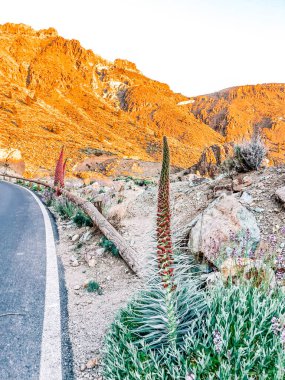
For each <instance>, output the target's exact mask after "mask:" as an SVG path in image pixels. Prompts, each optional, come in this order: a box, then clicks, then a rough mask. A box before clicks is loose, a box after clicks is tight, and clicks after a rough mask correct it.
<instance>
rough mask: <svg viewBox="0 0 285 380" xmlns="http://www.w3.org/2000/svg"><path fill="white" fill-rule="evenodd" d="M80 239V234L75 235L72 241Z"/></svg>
mask: <svg viewBox="0 0 285 380" xmlns="http://www.w3.org/2000/svg"><path fill="white" fill-rule="evenodd" d="M78 239H79V235H78V234H76V235H73V236H72V238H71V240H72V241H77V240H78Z"/></svg>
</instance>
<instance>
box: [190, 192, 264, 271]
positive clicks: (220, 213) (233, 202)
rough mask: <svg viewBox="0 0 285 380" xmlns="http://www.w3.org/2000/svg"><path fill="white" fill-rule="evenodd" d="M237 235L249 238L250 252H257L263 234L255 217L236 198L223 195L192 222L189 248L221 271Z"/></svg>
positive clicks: (248, 247) (248, 248)
mask: <svg viewBox="0 0 285 380" xmlns="http://www.w3.org/2000/svg"><path fill="white" fill-rule="evenodd" d="M237 234H247V236H248V241H247V250H248V251H250V250H252V251H255V249H256V247H257V245H258V243H259V241H260V231H259V228H258V225H257V222H256V219H255V217H254V215H253V214H252V213H251V212H250V211H249V210H248V209H247V208H246V207H244V206H243V205H242V204H241V203H240V202H239V201H238V200H237V199H236V197H235V196H234V195H225V194H222V195H221V196H220V197H219V198H217V199H216V200H215V201H213V202H212V203H211V204H210V205H209V206H208V207H207V208H206V209H205V210H204V211H203V212H202V213H201V214H199V215H198V216H197V217H196V218H195V220H194V221H193V223H192V228H191V231H190V236H189V242H188V247H189V248H190V250H191V251H192V252H193V253H194V254H202V255H203V256H204V257H205V258H206V259H207V260H208V261H210V262H211V263H213V264H214V265H216V266H217V267H218V268H219V267H220V265H221V263H222V262H223V261H224V260H225V259H226V257H227V255H228V254H229V252H228V250H227V249H228V248H230V247H232V246H233V236H236V235H237Z"/></svg>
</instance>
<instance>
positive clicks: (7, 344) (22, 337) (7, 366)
mask: <svg viewBox="0 0 285 380" xmlns="http://www.w3.org/2000/svg"><path fill="white" fill-rule="evenodd" d="M46 219H48V218H46ZM49 223H50V222H49ZM46 230H47V220H45V218H44V216H43V212H42V210H41V207H40V206H39V204H38V203H37V201H36V199H35V198H34V196H33V195H32V194H31V193H29V192H28V191H27V190H25V189H22V188H20V187H18V186H15V185H12V184H8V183H5V182H0V379H1V380H10V379H11V380H38V379H40V380H45V378H46V379H47V380H61V379H62V378H65V379H71V378H72V374H71V372H72V371H71V372H70V373H69V375H66V376H64V375H63V376H62V377H61V373H60V372H59V371H57V372H52V371H53V369H51V372H50V373H49V368H48V366H49V365H50V364H49V363H47V367H45V363H41V358H42V356H43V357H47V358H48V357H49V356H50V354H49V353H48V352H46V353H45V352H44V351H45V348H46V347H47V349H49V348H51V349H53V345H54V347H55V355H56V339H57V337H56V333H54V332H52V333H51V334H50V331H49V328H50V325H51V324H49V320H48V314H52V313H54V310H53V309H50V311H49V309H48V307H49V305H48V306H47V305H46V303H47V299H48V298H49V295H48V293H49V292H48V291H47V294H46V292H45V289H46V274H47V273H49V272H51V270H49V269H48V268H49V267H48V265H49V264H48V261H47V260H46V256H48V248H47V244H46V236H48V232H46ZM51 240H53V239H51ZM51 243H52V244H53V241H52V242H51ZM54 262H56V259H55V260H54ZM53 270H54V267H53ZM55 272H57V268H56V270H55ZM48 277H49V275H48ZM52 285H53V284H51V287H52ZM52 297H53V295H52ZM52 297H50V307H51V308H52V307H53V306H54V298H52ZM52 302H53V304H52ZM10 313H11V314H10ZM13 313H15V315H12V314H13ZM5 314H9V315H5ZM58 314H59V319H60V309H59V308H58ZM46 315H47V317H46V319H44V318H45V316H46ZM44 321H45V322H44ZM44 323H45V326H46V327H47V331H45V334H43V325H44ZM58 326H59V330H60V323H59V324H58ZM43 335H45V338H43ZM49 335H50V336H51V339H50V341H48V339H49V338H50V336H49ZM65 335H66V334H65ZM43 339H46V340H47V344H45V345H44V348H43V349H42V340H43ZM52 339H54V340H52ZM50 345H51V347H49V346H50ZM60 345H61V342H60V341H59V344H58V347H60ZM57 359H58V358H53V359H52V360H54V362H56V360H57ZM59 360H61V358H60V359H59ZM59 363H60V361H59ZM43 364H44V366H43ZM41 366H42V367H44V370H45V373H46V375H45V374H44V375H43V374H42V373H41V376H40V372H41ZM52 373H55V374H53V375H52Z"/></svg>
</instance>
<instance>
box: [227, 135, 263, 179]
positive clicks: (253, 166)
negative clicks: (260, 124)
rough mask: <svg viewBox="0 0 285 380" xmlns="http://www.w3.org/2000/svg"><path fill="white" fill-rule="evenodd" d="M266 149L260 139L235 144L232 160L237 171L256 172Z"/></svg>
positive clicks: (255, 138)
mask: <svg viewBox="0 0 285 380" xmlns="http://www.w3.org/2000/svg"><path fill="white" fill-rule="evenodd" d="M266 154H267V149H266V147H265V145H264V142H263V141H262V140H261V138H260V137H254V138H252V139H251V140H250V141H244V142H242V143H240V144H236V145H235V148H234V158H235V159H236V164H237V169H238V171H244V172H248V171H251V170H257V169H258V168H259V167H260V165H261V164H262V161H263V160H264V158H265V157H266Z"/></svg>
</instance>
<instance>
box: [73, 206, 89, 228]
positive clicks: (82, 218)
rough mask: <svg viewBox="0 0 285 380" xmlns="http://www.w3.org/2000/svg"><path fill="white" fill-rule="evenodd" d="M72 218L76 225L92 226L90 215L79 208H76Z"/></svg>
mask: <svg viewBox="0 0 285 380" xmlns="http://www.w3.org/2000/svg"><path fill="white" fill-rule="evenodd" d="M72 220H73V221H74V223H75V224H76V225H77V226H78V227H83V226H89V227H92V226H93V222H92V219H91V218H90V216H88V215H86V214H85V212H83V211H82V210H80V209H77V212H76V214H75V215H74V217H73V218H72Z"/></svg>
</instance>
